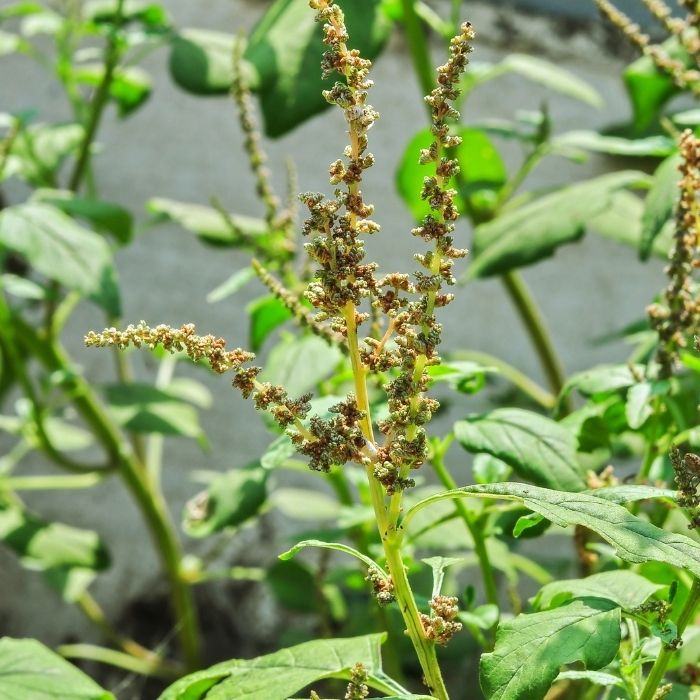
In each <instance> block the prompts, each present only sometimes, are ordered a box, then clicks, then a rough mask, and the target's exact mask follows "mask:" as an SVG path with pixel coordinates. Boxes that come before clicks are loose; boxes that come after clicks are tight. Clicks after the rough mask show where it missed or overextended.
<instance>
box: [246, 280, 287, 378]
mask: <svg viewBox="0 0 700 700" xmlns="http://www.w3.org/2000/svg"><path fill="white" fill-rule="evenodd" d="M246 313H247V314H248V316H249V318H250V331H249V336H248V342H249V343H250V349H251V350H252V351H253V352H258V351H259V350H260V348H261V347H262V345H263V343H264V342H265V339H266V338H267V337H268V336H269V335H270V333H272V331H274V330H275V328H278V327H279V326H281V325H282V324H283V323H284V322H285V321H288V320H289V319H290V318H291V317H292V312H291V311H290V310H289V309H288V308H287V307H286V306H285V305H284V304H283V303H282V302H281V301H280V300H279V299H278V298H277V297H275V296H273V295H271V294H270V295H268V296H265V297H260V298H259V299H256V300H255V301H253V302H251V303H250V304H248V307H247V308H246ZM270 364H272V363H270ZM272 371H273V372H274V371H275V368H273V370H272Z"/></svg>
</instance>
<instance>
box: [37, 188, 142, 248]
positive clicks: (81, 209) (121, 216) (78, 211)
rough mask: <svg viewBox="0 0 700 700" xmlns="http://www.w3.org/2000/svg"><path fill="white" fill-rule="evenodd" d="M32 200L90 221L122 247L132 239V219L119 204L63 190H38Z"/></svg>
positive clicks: (129, 213)
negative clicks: (74, 194) (78, 195)
mask: <svg viewBox="0 0 700 700" xmlns="http://www.w3.org/2000/svg"><path fill="white" fill-rule="evenodd" d="M34 199H36V200H37V201H40V202H45V203H46V204H51V205H53V206H54V207H56V208H57V209H60V210H61V211H62V212H64V213H65V214H68V215H69V216H72V217H74V218H80V219H85V220H87V221H90V222H91V223H93V224H95V226H97V227H98V228H99V229H102V230H103V231H107V232H108V233H110V234H111V235H112V236H114V239H115V240H116V241H118V242H119V243H121V244H122V245H126V244H127V243H130V242H131V240H132V239H133V236H134V217H133V216H132V215H131V212H129V211H128V210H127V209H125V208H124V207H122V206H120V205H119V204H115V203H114V202H105V201H102V200H99V199H85V198H83V197H75V196H73V194H72V193H69V192H66V191H64V190H40V191H38V192H37V193H35V194H34Z"/></svg>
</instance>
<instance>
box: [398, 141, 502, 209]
mask: <svg viewBox="0 0 700 700" xmlns="http://www.w3.org/2000/svg"><path fill="white" fill-rule="evenodd" d="M458 134H459V136H460V137H461V138H462V143H461V144H460V145H459V146H458V147H457V148H456V149H455V151H456V152H455V157H456V159H457V162H458V163H459V167H460V174H459V177H458V178H451V180H450V182H449V187H452V188H454V189H456V190H457V193H458V194H457V200H456V201H457V208H458V209H459V211H460V212H461V213H462V214H467V215H468V216H470V218H473V219H474V220H475V221H477V222H478V221H483V220H484V219H488V218H490V217H491V215H492V213H493V211H494V208H495V206H496V204H497V202H498V193H499V192H500V190H501V188H502V187H503V185H504V184H505V181H506V179H507V176H508V173H507V172H506V167H505V165H504V163H503V160H502V159H501V156H500V154H499V153H498V151H497V150H496V148H495V146H494V145H493V143H492V142H491V140H490V139H489V137H488V136H487V135H486V134H485V133H484V131H483V130H481V129H474V128H469V127H461V128H460V129H459V130H458ZM433 139H434V137H433V135H432V134H431V133H430V131H429V130H428V129H423V130H422V131H419V132H418V133H417V134H416V135H415V136H414V137H413V138H412V139H411V141H410V143H409V144H408V146H406V150H405V151H404V154H403V157H402V158H401V162H400V163H399V166H398V168H397V170H396V187H397V189H398V191H399V194H400V195H401V197H402V198H403V200H404V202H406V204H407V205H408V208H409V209H410V210H411V214H413V217H414V219H416V221H421V220H422V219H423V217H424V216H426V214H429V213H430V212H431V209H430V205H429V204H428V202H426V201H425V200H424V199H421V191H422V189H423V180H424V179H425V178H426V177H428V176H429V175H430V174H431V170H430V168H429V167H427V166H425V165H421V164H420V163H419V158H420V152H421V149H423V148H428V147H429V146H430V144H431V143H432V142H433Z"/></svg>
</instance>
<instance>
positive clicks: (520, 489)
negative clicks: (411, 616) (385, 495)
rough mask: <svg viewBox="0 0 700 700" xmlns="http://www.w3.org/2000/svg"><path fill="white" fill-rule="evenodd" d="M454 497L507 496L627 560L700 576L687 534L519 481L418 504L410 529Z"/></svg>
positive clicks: (699, 547) (698, 549)
mask: <svg viewBox="0 0 700 700" xmlns="http://www.w3.org/2000/svg"><path fill="white" fill-rule="evenodd" d="M452 498H502V499H504V500H507V501H515V502H517V503H522V504H523V505H525V506H526V507H527V508H529V509H530V510H533V511H534V512H536V513H539V514H540V515H541V516H543V517H545V518H547V519H548V520H551V521H552V522H553V523H554V524H555V525H559V526H560V527H565V526H567V525H583V526H584V527H587V528H588V529H589V530H592V531H593V532H596V533H597V534H598V535H600V537H602V538H603V539H604V540H605V541H606V542H608V543H610V544H611V545H612V546H613V547H614V548H615V550H616V552H617V555H618V556H619V557H620V558H621V559H624V560H625V561H629V562H633V563H641V562H645V561H660V562H665V563H667V564H671V565H673V566H678V567H684V568H686V569H688V570H689V571H690V572H691V573H693V574H694V575H695V576H700V543H698V542H695V541H693V540H691V539H690V538H689V537H686V536H685V535H680V534H677V533H671V532H666V531H665V530H662V529H661V528H658V527H656V526H655V525H652V524H651V523H649V522H646V521H644V520H641V519H640V518H638V517H637V516H635V515H632V513H630V512H629V511H628V510H627V509H626V508H624V507H623V506H620V505H617V504H616V503H614V502H611V501H609V500H606V499H604V498H600V497H598V496H595V495H593V494H586V493H564V492H562V491H554V490H552V489H544V488H540V487H539V486H529V485H527V484H516V483H502V484H489V485H483V486H466V487H464V488H461V489H453V490H452V491H445V492H443V493H440V494H436V495H434V496H429V497H428V498H425V499H423V500H422V501H420V502H419V503H417V504H415V505H414V506H412V507H411V508H410V509H409V510H408V512H407V513H406V515H405V516H404V521H403V524H404V527H407V526H408V522H409V521H410V520H411V519H412V518H413V516H414V515H415V513H417V512H419V511H420V510H422V509H423V508H425V507H426V506H428V505H431V504H433V503H439V502H440V501H444V500H448V499H452Z"/></svg>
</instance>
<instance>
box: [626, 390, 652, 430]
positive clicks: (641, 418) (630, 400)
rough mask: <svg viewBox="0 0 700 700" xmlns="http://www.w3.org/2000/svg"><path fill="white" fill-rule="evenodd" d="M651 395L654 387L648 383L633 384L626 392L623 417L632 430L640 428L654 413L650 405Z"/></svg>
mask: <svg viewBox="0 0 700 700" xmlns="http://www.w3.org/2000/svg"><path fill="white" fill-rule="evenodd" d="M653 393H654V387H653V385H652V384H651V383H650V382H640V383H639V384H635V385H634V386H632V387H631V388H630V390H629V391H628V392H627V401H626V403H625V417H626V418H627V423H628V425H629V427H630V428H632V430H638V429H639V428H641V427H642V425H643V424H644V422H645V421H646V419H647V418H649V417H650V416H651V415H652V414H653V413H654V411H653V409H652V407H651V404H650V399H651V397H652V395H653Z"/></svg>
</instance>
